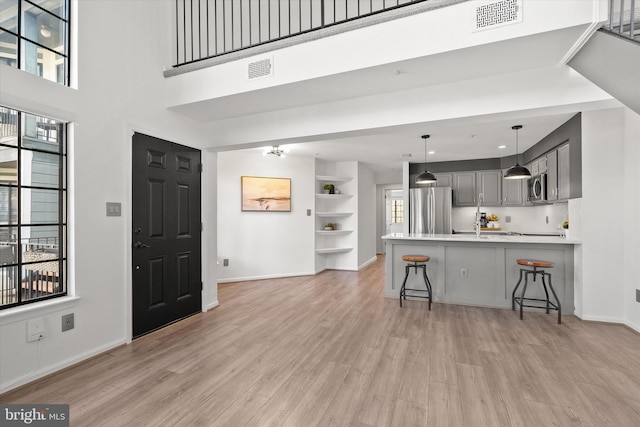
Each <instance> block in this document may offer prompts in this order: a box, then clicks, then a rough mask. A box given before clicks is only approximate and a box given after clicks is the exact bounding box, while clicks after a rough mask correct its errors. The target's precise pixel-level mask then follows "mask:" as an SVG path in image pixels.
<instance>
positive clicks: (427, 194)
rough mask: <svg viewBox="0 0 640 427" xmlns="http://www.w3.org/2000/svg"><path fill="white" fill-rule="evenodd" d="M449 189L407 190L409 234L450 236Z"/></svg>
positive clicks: (450, 196) (450, 198) (451, 193)
mask: <svg viewBox="0 0 640 427" xmlns="http://www.w3.org/2000/svg"><path fill="white" fill-rule="evenodd" d="M452 195H453V191H452V189H451V187H426V188H411V189H410V190H409V232H410V233H421V234H451V206H452Z"/></svg>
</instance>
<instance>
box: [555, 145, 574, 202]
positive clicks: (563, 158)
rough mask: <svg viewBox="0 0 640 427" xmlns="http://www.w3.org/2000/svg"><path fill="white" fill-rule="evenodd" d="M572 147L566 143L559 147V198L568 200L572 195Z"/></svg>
mask: <svg viewBox="0 0 640 427" xmlns="http://www.w3.org/2000/svg"><path fill="white" fill-rule="evenodd" d="M570 166H571V165H570V148H569V144H565V145H563V146H562V147H560V148H558V188H557V194H558V199H559V200H566V199H568V198H569V197H571V191H570V190H571V175H570V171H571V169H570Z"/></svg>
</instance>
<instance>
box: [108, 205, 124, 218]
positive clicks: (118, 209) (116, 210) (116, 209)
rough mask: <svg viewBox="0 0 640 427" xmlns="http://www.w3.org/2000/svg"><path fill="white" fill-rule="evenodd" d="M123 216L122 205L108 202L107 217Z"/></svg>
mask: <svg viewBox="0 0 640 427" xmlns="http://www.w3.org/2000/svg"><path fill="white" fill-rule="evenodd" d="M121 215H122V203H119V202H107V216H121Z"/></svg>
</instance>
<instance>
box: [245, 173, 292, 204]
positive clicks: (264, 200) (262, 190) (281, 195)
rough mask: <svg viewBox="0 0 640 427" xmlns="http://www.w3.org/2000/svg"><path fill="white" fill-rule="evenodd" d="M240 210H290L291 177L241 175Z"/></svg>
mask: <svg viewBox="0 0 640 427" xmlns="http://www.w3.org/2000/svg"><path fill="white" fill-rule="evenodd" d="M240 188H241V203H242V206H241V208H242V212H291V178H272V177H264V176H241V177H240Z"/></svg>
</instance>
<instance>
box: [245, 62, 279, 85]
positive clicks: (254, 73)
mask: <svg viewBox="0 0 640 427" xmlns="http://www.w3.org/2000/svg"><path fill="white" fill-rule="evenodd" d="M247 71H248V73H247V78H248V79H249V80H255V79H262V78H265V77H271V76H273V58H265V59H260V60H258V61H254V62H250V63H249V66H248V69H247Z"/></svg>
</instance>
